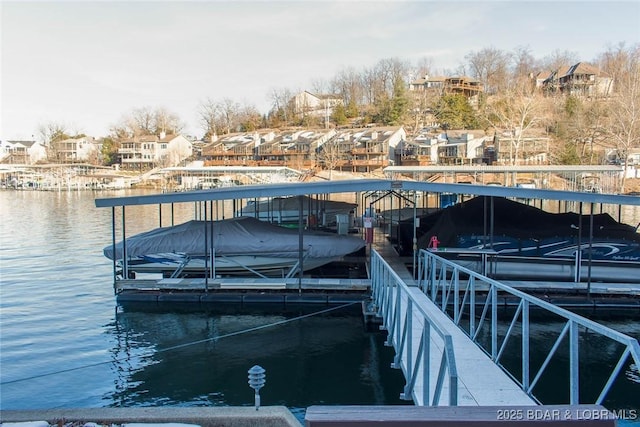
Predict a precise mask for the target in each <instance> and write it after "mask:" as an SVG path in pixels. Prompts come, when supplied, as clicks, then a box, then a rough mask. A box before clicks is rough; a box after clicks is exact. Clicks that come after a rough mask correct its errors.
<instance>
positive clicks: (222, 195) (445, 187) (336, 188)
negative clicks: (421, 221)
mask: <svg viewBox="0 0 640 427" xmlns="http://www.w3.org/2000/svg"><path fill="white" fill-rule="evenodd" d="M391 190H395V191H402V190H408V191H421V192H427V193H455V194H467V195H474V196H495V197H518V198H525V199H546V200H567V201H573V202H585V203H605V204H613V205H635V206H640V197H638V196H629V195H617V194H601V193H587V192H576V191H560V190H546V189H537V188H518V187H501V186H490V185H476V184H445V183H432V182H418V181H403V180H385V179H356V180H345V181H326V182H295V183H281V184H280V183H279V184H260V185H240V186H234V187H224V188H214V189H210V190H194V191H186V192H177V193H161V194H149V195H142V196H126V197H112V198H103V199H96V200H95V203H96V207H98V208H105V207H116V206H136V205H150V204H164V203H187V202H202V201H210V200H231V199H253V198H259V197H277V196H300V195H309V194H332V193H356V192H366V191H391Z"/></svg>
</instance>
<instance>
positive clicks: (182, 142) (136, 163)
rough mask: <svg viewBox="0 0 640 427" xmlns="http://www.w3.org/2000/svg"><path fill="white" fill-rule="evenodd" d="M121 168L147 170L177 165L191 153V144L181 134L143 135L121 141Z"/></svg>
mask: <svg viewBox="0 0 640 427" xmlns="http://www.w3.org/2000/svg"><path fill="white" fill-rule="evenodd" d="M118 155H119V156H120V159H121V164H122V168H123V169H133V170H149V169H152V168H154V167H167V166H177V165H178V164H179V163H180V162H181V161H183V160H185V159H187V158H189V157H191V156H192V155H193V144H192V143H191V141H189V140H188V139H187V138H185V137H184V136H182V135H165V134H164V132H162V133H160V135H159V136H156V135H143V136H138V137H133V138H131V139H128V140H126V141H123V142H122V143H121V145H120V148H119V149H118Z"/></svg>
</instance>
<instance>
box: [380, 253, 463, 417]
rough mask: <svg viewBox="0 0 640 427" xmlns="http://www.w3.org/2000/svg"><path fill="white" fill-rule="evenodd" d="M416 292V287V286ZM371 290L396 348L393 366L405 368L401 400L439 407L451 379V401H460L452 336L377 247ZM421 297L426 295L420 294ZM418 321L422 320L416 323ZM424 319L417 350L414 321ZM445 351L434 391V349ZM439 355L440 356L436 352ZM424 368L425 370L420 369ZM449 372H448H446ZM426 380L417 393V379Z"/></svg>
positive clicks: (389, 336)
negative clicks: (438, 345) (439, 343)
mask: <svg viewBox="0 0 640 427" xmlns="http://www.w3.org/2000/svg"><path fill="white" fill-rule="evenodd" d="M413 289H414V291H415V287H413ZM371 290H372V296H373V303H374V304H375V306H376V308H377V310H378V314H379V315H380V316H382V318H383V325H382V326H381V328H382V329H386V330H387V331H388V336H387V341H386V342H385V345H388V346H393V347H394V348H395V351H396V355H395V358H394V360H393V363H392V365H391V366H392V367H393V368H397V369H402V370H403V371H404V374H405V378H406V385H405V387H404V390H403V392H402V393H401V394H400V398H401V399H406V400H411V399H413V401H414V403H415V404H416V405H420V406H422V405H424V406H437V405H439V403H440V398H441V396H442V394H443V393H442V391H443V388H444V385H445V380H446V379H448V386H449V395H448V402H447V404H448V405H450V406H455V405H457V404H458V374H457V369H456V360H455V354H454V350H453V342H452V339H451V335H450V334H447V333H446V332H445V330H444V328H442V327H441V326H440V325H439V324H438V323H437V322H436V321H435V320H433V319H431V318H430V317H429V315H428V314H427V312H426V311H425V310H424V309H423V308H422V306H421V304H420V303H419V302H417V301H416V300H415V299H416V294H415V292H412V291H411V288H410V287H409V286H407V284H406V283H405V282H404V281H403V280H402V279H401V278H400V277H399V276H398V275H397V274H396V272H395V271H393V269H392V268H391V267H390V266H389V264H387V262H386V261H385V260H384V259H383V258H382V257H381V256H380V254H378V253H377V252H376V251H375V250H374V249H372V250H371ZM418 296H419V297H423V296H422V295H421V294H418ZM416 320H417V321H418V322H416ZM420 320H422V330H421V332H420V338H419V344H418V348H417V349H414V346H413V344H414V341H413V334H414V333H415V331H414V326H415V325H414V322H415V323H419V321H420ZM437 337H440V339H441V340H442V342H443V345H442V347H441V350H438V349H437V348H436V347H435V346H432V345H431V341H432V339H434V338H437ZM435 351H441V355H440V365H439V366H438V377H437V379H436V382H435V386H434V387H433V392H431V387H430V380H431V378H430V373H431V363H432V362H431V356H432V352H435ZM435 356H436V358H437V356H438V355H435ZM420 368H422V372H420ZM447 373H448V375H446V374H447ZM420 374H422V376H421V377H419V375H420ZM418 381H421V382H422V393H421V394H416V382H418Z"/></svg>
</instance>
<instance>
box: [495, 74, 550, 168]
mask: <svg viewBox="0 0 640 427" xmlns="http://www.w3.org/2000/svg"><path fill="white" fill-rule="evenodd" d="M542 102H543V100H542V98H541V95H539V94H538V93H537V92H536V91H535V90H534V89H533V88H531V87H528V86H526V85H525V86H522V85H517V84H514V85H511V86H510V87H509V88H507V90H505V91H504V92H503V93H501V94H500V95H498V96H495V97H493V98H491V99H490V100H489V101H488V103H487V109H486V113H485V114H486V116H485V118H486V120H487V121H488V122H489V123H490V124H491V125H492V126H493V128H494V129H501V130H504V131H506V132H508V133H509V135H510V137H509V141H510V150H509V157H510V163H511V164H518V162H519V157H520V150H521V148H522V144H523V142H524V140H525V137H526V134H527V132H528V131H529V130H530V129H532V128H535V127H536V126H538V125H539V124H540V123H541V122H542V121H543V115H542V114H543V108H542Z"/></svg>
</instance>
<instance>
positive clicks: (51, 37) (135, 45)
mask: <svg viewBox="0 0 640 427" xmlns="http://www.w3.org/2000/svg"><path fill="white" fill-rule="evenodd" d="M0 16H1V18H0V25H1V29H0V43H1V44H0V46H1V50H0V62H1V68H0V73H1V74H0V76H1V77H0V112H1V114H0V140H15V139H31V138H35V139H36V140H39V138H40V137H39V132H38V129H39V128H40V127H41V126H43V125H46V124H49V123H58V124H62V125H63V126H65V127H66V128H67V129H68V131H69V132H71V133H85V134H87V135H91V136H95V137H100V136H106V135H108V133H109V129H110V128H111V127H112V126H113V125H114V124H117V123H118V122H119V121H120V120H122V118H123V117H124V116H125V115H126V114H127V113H130V112H131V111H132V110H133V109H136V108H142V107H150V108H152V109H156V108H165V109H166V110H168V111H170V112H173V113H175V114H177V115H178V116H179V117H180V119H181V120H182V121H183V122H184V123H185V129H184V133H185V134H188V135H194V136H196V137H201V136H202V135H203V133H204V131H203V129H202V125H201V124H200V122H199V118H198V116H199V114H198V111H199V109H200V106H201V105H202V103H203V102H205V101H207V100H213V101H218V100H222V99H225V98H229V99H232V100H233V101H235V102H238V103H241V104H249V105H254V106H255V107H257V109H258V110H259V111H260V112H261V113H263V114H266V113H267V112H268V111H269V109H270V107H271V105H272V101H271V96H270V94H271V93H273V92H274V90H276V91H278V90H282V89H289V90H291V91H292V92H294V93H295V92H297V91H302V90H309V91H312V92H313V90H312V89H313V87H314V84H315V83H316V82H318V81H328V80H330V79H331V78H333V77H334V76H336V75H337V74H338V73H339V72H340V71H342V70H345V69H349V68H351V69H354V70H356V71H357V72H360V71H362V70H364V69H365V68H371V67H373V66H375V64H376V63H377V62H379V61H380V60H383V59H389V58H396V59H400V60H403V61H408V62H410V63H412V64H418V63H419V62H420V61H422V60H423V59H424V58H427V59H428V60H429V61H430V62H431V64H432V65H433V67H435V68H436V69H438V70H441V71H448V70H451V71H453V70H455V69H456V68H458V67H459V66H460V65H461V64H464V62H465V59H464V58H465V55H467V54H469V53H471V52H478V51H480V50H482V49H485V48H495V49H500V50H503V51H507V52H511V51H514V50H515V49H516V48H518V47H527V48H529V49H530V51H531V54H532V55H533V56H534V57H535V58H537V59H542V58H544V57H545V56H549V55H551V54H553V53H554V52H558V51H569V52H572V53H575V54H576V55H577V57H578V58H579V59H580V60H581V61H585V62H589V61H592V60H593V59H595V58H596V57H597V56H598V54H600V53H602V52H604V51H606V50H607V49H608V48H609V47H610V46H615V45H618V44H619V43H621V42H624V43H626V45H627V46H629V45H632V44H635V43H640V1H638V0H634V1H622V2H616V1H588V0H587V1H576V0H574V1H559V2H558V1H553V2H544V1H518V0H512V1H504V0H503V1H455V0H454V1H429V0H424V1H400V0H387V1H380V0H378V1H357V0H341V1H270V0H263V1H257V2H255V1H242V0H236V1H213V0H209V1H207V0H202V1H179V0H175V1H166V0H165V1H143V0H138V1H133V0H131V1H118V2H116V1H108V0H107V1H104V0H102V1H42V2H31V1H5V0H0Z"/></svg>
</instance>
